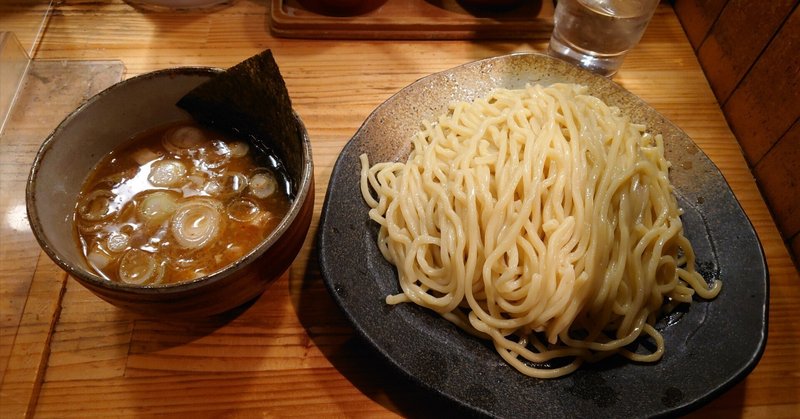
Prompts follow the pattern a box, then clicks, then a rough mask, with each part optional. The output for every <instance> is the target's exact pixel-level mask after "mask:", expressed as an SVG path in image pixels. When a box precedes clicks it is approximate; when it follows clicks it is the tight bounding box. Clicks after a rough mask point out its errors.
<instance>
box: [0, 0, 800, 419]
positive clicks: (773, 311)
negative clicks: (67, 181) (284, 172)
mask: <svg viewBox="0 0 800 419" xmlns="http://www.w3.org/2000/svg"><path fill="white" fill-rule="evenodd" d="M267 16H268V10H265V7H264V5H263V4H262V3H258V2H248V1H239V2H237V3H235V4H234V5H233V6H231V7H229V8H225V9H221V10H216V11H213V12H209V13H200V12H183V13H163V14H159V13H150V12H141V11H137V10H134V9H132V8H131V7H130V6H127V5H126V4H124V3H122V2H121V1H120V0H104V1H101V2H95V1H92V2H86V1H84V0H67V1H65V2H63V3H61V4H59V5H58V6H57V9H56V13H54V15H53V18H52V19H51V21H50V24H49V26H48V29H47V32H46V34H45V37H44V39H43V43H42V45H41V47H40V49H39V51H38V55H37V57H36V58H37V59H39V60H41V59H59V60H61V59H63V60H106V59H120V60H122V61H123V62H124V63H125V66H126V68H127V70H128V76H131V75H135V74H140V73H143V72H146V71H150V70H155V69H159V68H165V67H173V66H181V65H211V66H218V67H228V66H230V65H232V64H235V63H237V62H239V61H241V60H242V59H244V58H247V57H249V56H251V55H253V54H255V53H257V52H260V51H261V50H263V49H265V48H270V49H272V50H273V52H274V54H275V57H276V60H277V61H278V64H279V65H280V67H281V71H282V73H283V75H284V77H285V79H286V82H287V87H288V89H289V92H290V94H291V97H292V99H293V103H294V106H295V108H296V110H297V112H298V113H299V114H300V115H301V117H302V118H303V120H304V121H305V123H306V125H307V128H308V130H309V134H310V137H311V139H312V142H313V152H314V162H315V177H316V186H315V194H316V205H315V215H314V219H313V221H312V228H311V231H310V232H309V236H308V238H307V239H306V242H305V244H304V247H303V249H302V251H301V253H300V255H299V256H298V258H297V260H296V261H295V263H294V264H293V266H292V267H291V269H290V271H289V272H288V273H287V274H286V275H284V276H283V277H282V278H280V279H279V280H277V281H276V282H274V283H273V284H272V285H271V286H270V288H269V289H268V290H267V291H266V292H265V293H264V295H262V296H261V298H259V299H258V300H256V301H255V302H254V303H253V304H252V305H251V306H249V307H247V309H246V310H244V311H242V312H241V313H238V315H235V316H234V315H232V316H228V317H224V318H218V319H209V320H204V321H200V322H196V323H192V324H187V323H183V324H180V323H171V322H165V321H162V320H158V319H151V318H146V317H142V316H139V315H136V314H132V313H127V312H124V311H121V310H118V309H116V308H115V307H113V306H111V305H109V304H107V303H104V302H103V301H101V300H99V299H98V298H97V297H95V296H94V295H92V294H91V293H90V292H88V291H87V290H86V289H84V288H82V287H81V286H80V285H79V284H77V282H75V281H73V280H69V281H67V283H66V288H65V292H64V294H63V300H62V305H61V314H60V316H59V317H58V319H57V322H56V323H55V325H54V328H53V334H52V337H51V341H50V346H49V349H50V353H49V356H48V357H47V365H46V366H47V369H46V371H45V372H44V375H43V377H42V380H41V388H40V391H39V396H38V398H36V399H35V400H30V401H29V402H30V403H29V404H32V405H35V415H36V416H40V417H84V416H87V415H89V414H91V415H96V416H115V417H116V416H128V417H130V416H150V415H154V414H157V413H160V414H168V415H170V414H171V415H203V416H206V415H212V416H244V417H248V416H302V415H308V416H311V415H314V416H320V415H322V416H369V417H394V416H423V415H425V413H430V414H434V415H435V414H437V413H439V414H442V415H443V414H445V413H451V414H452V413H453V412H452V411H450V410H449V409H451V406H450V405H449V404H446V403H444V402H442V401H441V400H439V399H437V398H436V397H435V396H434V395H432V394H430V393H429V392H426V391H424V390H422V389H420V388H419V387H417V386H416V385H414V384H412V383H410V382H409V381H408V380H407V379H405V378H404V377H402V376H401V375H400V374H398V373H396V372H395V371H394V370H392V369H391V368H390V367H389V366H388V365H387V364H386V363H385V362H384V361H383V360H381V359H380V358H379V357H378V356H377V355H376V354H375V353H374V352H373V351H372V350H371V349H370V347H369V346H367V345H366V344H365V343H364V342H362V341H361V340H359V339H358V338H356V337H355V335H354V332H353V330H352V328H351V327H350V325H349V323H348V322H347V320H346V319H345V318H344V316H343V315H342V314H341V312H340V311H339V310H338V308H337V307H336V305H335V304H334V303H333V301H332V299H331V297H330V296H329V295H328V293H327V290H326V289H325V287H324V285H323V283H322V280H321V277H320V273H319V267H318V265H317V262H316V257H317V256H316V248H315V246H316V243H315V233H316V229H317V227H316V226H317V223H318V221H319V212H320V210H321V206H322V203H323V201H324V196H325V190H326V187H327V183H328V180H329V178H330V174H331V170H332V168H333V165H334V163H335V161H336V158H337V156H338V153H339V151H340V150H341V148H342V147H343V146H344V144H345V143H346V142H347V140H348V139H349V138H350V137H351V136H352V135H353V133H354V132H355V131H356V130H357V129H358V127H359V125H360V124H361V122H362V121H363V120H364V119H365V118H366V117H367V116H368V115H369V113H370V112H371V111H372V110H373V109H374V108H375V107H376V106H377V105H379V104H380V103H381V102H383V101H384V100H386V99H387V98H388V97H390V96H391V95H392V94H393V93H395V92H397V91H398V90H400V89H401V88H402V87H404V86H406V85H407V84H409V83H411V82H413V81H414V80H416V79H418V78H420V77H423V76H425V75H427V74H430V73H433V72H436V71H441V70H444V69H447V68H450V67H453V66H456V65H459V64H462V63H464V62H468V61H472V60H476V59H480V58H485V57H489V56H495V55H501V54H506V53H511V52H517V51H530V50H536V51H542V50H544V48H545V47H546V43H547V39H546V38H545V37H538V38H534V39H530V40H517V41H469V42H468V41H402V42H400V41H356V40H351V41H334V40H296V39H279V38H274V37H272V36H271V34H270V33H269V32H268V22H267V19H268V17H267ZM615 80H616V81H617V82H619V83H620V84H621V85H623V86H624V87H626V88H627V89H629V90H631V91H632V92H633V93H635V94H637V95H639V96H641V97H642V98H643V99H644V100H646V101H648V102H649V103H650V104H652V105H653V106H654V107H655V108H656V109H657V110H659V111H660V112H662V113H663V114H664V115H665V116H666V117H668V118H669V119H670V120H672V121H673V122H675V123H676V124H677V125H678V126H680V127H681V128H683V129H684V130H685V131H686V132H687V133H688V134H689V135H690V136H691V137H692V138H693V139H694V140H695V141H696V142H697V144H698V145H699V146H700V148H701V149H702V150H703V151H704V152H706V153H707V154H708V155H709V156H710V157H711V159H712V160H713V161H714V162H715V163H716V164H717V166H718V167H719V168H720V170H721V171H722V173H723V174H724V176H725V177H726V179H727V180H728V182H729V183H730V184H731V187H732V189H733V191H734V193H735V194H736V196H737V198H738V199H739V201H740V203H741V204H742V206H743V208H744V209H745V211H746V213H747V215H748V217H749V218H750V219H751V221H752V223H753V225H754V227H755V229H756V231H757V233H758V235H759V238H760V239H761V242H762V245H763V246H764V251H765V254H766V256H767V262H768V265H769V270H770V275H771V286H772V289H771V307H770V337H769V341H768V344H767V349H766V352H765V354H764V358H763V359H762V361H761V362H760V364H759V365H758V366H757V367H756V369H755V370H754V372H753V373H752V374H751V375H750V376H749V377H748V378H747V379H746V380H745V381H744V382H742V383H740V384H739V385H737V386H735V387H734V388H733V389H731V390H730V391H729V392H727V393H725V394H724V395H723V396H722V397H720V398H719V399H717V400H715V401H714V402H712V403H711V404H709V405H708V406H706V407H705V408H703V409H701V410H700V411H698V412H697V413H696V415H697V416H700V415H703V416H708V415H741V416H743V417H763V416H770V417H775V418H780V417H792V416H794V415H795V413H797V412H798V411H800V404H798V403H800V397H798V394H797V389H798V388H800V366H798V364H797V362H796V359H798V356H800V349H799V348H800V325H798V321H799V320H798V319H800V308H799V307H798V305H797V301H800V288H799V287H798V284H800V282H798V281H800V278H798V273H797V270H796V269H795V268H794V266H793V265H792V263H791V260H790V259H789V257H788V254H787V252H786V249H785V247H784V245H783V242H782V240H781V238H780V236H779V235H778V232H777V229H776V228H775V224H774V222H773V220H772V218H771V216H770V213H769V210H768V208H767V207H766V205H765V203H764V200H763V199H762V197H761V195H760V194H759V192H758V188H757V187H756V185H755V182H754V180H753V177H752V175H751V173H750V171H749V169H748V167H747V164H746V162H745V160H744V157H743V156H742V153H741V149H740V148H739V147H738V144H737V142H736V140H735V138H734V137H733V135H732V133H731V131H730V129H729V128H728V126H727V124H726V122H725V118H724V116H723V114H722V112H721V110H720V108H719V105H718V103H717V102H716V100H715V99H714V95H713V93H712V91H711V88H710V87H709V85H708V82H707V81H706V79H705V77H704V76H703V73H702V71H701V69H700V66H699V64H698V62H697V59H696V57H695V56H694V53H693V50H692V47H691V45H690V44H689V42H688V41H687V38H686V35H685V34H684V31H683V29H682V28H681V26H680V24H679V23H678V21H677V19H676V18H675V15H674V13H673V11H672V10H671V9H670V7H669V6H668V5H667V4H664V5H662V7H661V8H660V9H659V10H658V12H657V14H656V18H655V19H654V21H653V23H652V25H651V27H650V28H649V29H648V31H647V33H646V34H645V37H644V39H643V41H642V44H641V45H639V46H638V47H637V48H636V49H635V50H634V51H633V52H632V53H631V54H630V56H629V57H628V59H627V60H626V63H625V64H624V66H623V68H622V69H621V71H620V72H619V73H618V75H617V76H615ZM21 171H22V168H20V169H18V170H17V172H15V173H21ZM3 199H4V201H3V202H5V200H6V199H8V198H7V197H4V198H3ZM731 245H735V244H731ZM2 263H3V264H4V265H3V266H4V267H5V266H7V265H6V264H7V263H8V261H7V259H5V258H4V259H3V261H2ZM37 272H38V273H39V274H41V275H44V274H45V271H37ZM17 362H18V361H14V364H13V365H14V366H16V365H17V364H16V363H17ZM20 369H21V368H20ZM4 388H5V386H4ZM6 403H7V402H6V401H5V399H3V400H1V401H0V404H6ZM427 409H430V410H427Z"/></svg>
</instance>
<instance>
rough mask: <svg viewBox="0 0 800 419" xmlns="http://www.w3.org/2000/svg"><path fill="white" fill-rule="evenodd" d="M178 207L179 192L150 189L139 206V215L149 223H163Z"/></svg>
mask: <svg viewBox="0 0 800 419" xmlns="http://www.w3.org/2000/svg"><path fill="white" fill-rule="evenodd" d="M177 208H178V194H177V193H176V192H173V191H149V192H146V195H145V196H144V198H142V201H141V203H140V204H139V206H138V216H139V218H140V219H141V220H142V221H145V222H146V223H147V224H149V225H151V226H154V225H161V223H163V222H164V221H166V220H167V219H169V218H170V217H172V214H173V213H175V209H177Z"/></svg>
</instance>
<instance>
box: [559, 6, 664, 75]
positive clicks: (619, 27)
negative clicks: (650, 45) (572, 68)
mask: <svg viewBox="0 0 800 419" xmlns="http://www.w3.org/2000/svg"><path fill="white" fill-rule="evenodd" d="M658 1H659V0H558V4H557V5H556V10H555V19H554V23H555V25H554V28H553V34H552V36H551V37H550V47H549V53H550V54H551V55H554V56H556V57H559V58H562V59H564V60H566V61H569V62H572V63H574V64H577V65H579V66H581V67H583V68H586V69H588V70H590V71H593V72H595V73H598V74H602V75H604V76H607V77H610V76H612V75H614V74H615V73H616V72H617V70H619V67H620V66H621V65H622V61H623V60H624V58H625V55H626V54H627V53H628V51H630V50H631V49H632V48H633V47H634V46H636V44H637V43H639V40H640V39H642V34H643V33H644V30H645V29H646V28H647V24H648V23H649V22H650V18H651V17H653V13H654V12H655V10H656V7H657V6H658Z"/></svg>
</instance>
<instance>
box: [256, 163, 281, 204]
mask: <svg viewBox="0 0 800 419" xmlns="http://www.w3.org/2000/svg"><path fill="white" fill-rule="evenodd" d="M276 189H278V182H277V181H276V180H275V176H274V175H273V174H272V173H271V172H270V171H268V170H260V171H257V172H256V173H255V174H254V175H252V176H251V177H250V193H252V194H253V195H255V196H256V197H258V198H261V199H264V198H268V197H269V196H270V195H272V194H273V193H274V192H275V190H276Z"/></svg>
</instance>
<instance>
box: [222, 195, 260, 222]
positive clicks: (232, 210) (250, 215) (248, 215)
mask: <svg viewBox="0 0 800 419" xmlns="http://www.w3.org/2000/svg"><path fill="white" fill-rule="evenodd" d="M260 212H261V209H260V208H258V204H256V203H255V202H253V201H252V200H250V199H247V198H239V199H234V200H233V201H231V202H230V203H229V204H228V217H230V218H231V219H232V220H235V221H239V222H241V223H249V222H250V221H253V220H254V219H255V218H256V217H258V215H259V213H260Z"/></svg>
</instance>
